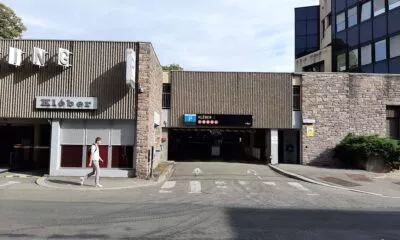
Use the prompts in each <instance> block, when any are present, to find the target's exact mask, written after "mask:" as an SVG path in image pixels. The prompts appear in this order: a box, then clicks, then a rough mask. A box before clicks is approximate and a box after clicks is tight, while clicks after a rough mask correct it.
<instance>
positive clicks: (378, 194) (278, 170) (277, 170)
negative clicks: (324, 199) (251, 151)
mask: <svg viewBox="0 0 400 240" xmlns="http://www.w3.org/2000/svg"><path fill="white" fill-rule="evenodd" d="M268 167H269V168H271V169H272V170H274V171H275V172H277V173H280V174H282V175H284V176H286V177H289V178H294V179H297V180H301V181H304V182H309V183H313V184H317V185H321V186H325V187H330V188H335V189H340V190H346V191H351V192H357V193H364V194H369V195H374V196H378V197H385V198H400V197H394V196H387V195H384V194H381V193H374V192H367V191H362V190H358V189H354V188H346V187H339V186H335V185H332V184H328V183H324V182H320V181H316V180H314V179H311V178H308V177H304V176H302V175H299V174H296V173H292V172H289V171H286V170H283V169H281V168H279V167H277V166H274V165H272V164H268Z"/></svg>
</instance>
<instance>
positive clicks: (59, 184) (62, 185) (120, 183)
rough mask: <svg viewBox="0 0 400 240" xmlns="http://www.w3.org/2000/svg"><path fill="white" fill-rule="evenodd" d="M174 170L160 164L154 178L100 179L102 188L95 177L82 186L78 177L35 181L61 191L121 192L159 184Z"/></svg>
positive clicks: (49, 178) (171, 165)
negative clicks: (96, 183)
mask: <svg viewBox="0 0 400 240" xmlns="http://www.w3.org/2000/svg"><path fill="white" fill-rule="evenodd" d="M174 169H175V163H174V162H162V163H160V164H159V166H157V168H156V169H155V174H154V178H152V179H150V180H143V179H138V178H106V177H100V184H101V185H103V187H101V188H100V187H96V185H95V182H94V180H95V177H94V176H93V177H91V178H89V179H87V180H86V181H85V183H84V185H81V184H80V179H79V177H41V178H39V179H37V180H36V183H37V184H38V185H39V186H42V187H46V188H52V189H61V190H78V191H88V190H93V191H99V190H121V189H132V188H138V187H148V186H153V185H157V184H160V183H162V182H164V181H165V180H166V179H168V178H169V177H170V176H171V174H172V173H173V171H174Z"/></svg>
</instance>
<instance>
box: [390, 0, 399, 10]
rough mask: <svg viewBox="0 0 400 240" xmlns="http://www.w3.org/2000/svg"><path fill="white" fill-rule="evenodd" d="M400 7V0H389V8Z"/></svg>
mask: <svg viewBox="0 0 400 240" xmlns="http://www.w3.org/2000/svg"><path fill="white" fill-rule="evenodd" d="M397 7H400V0H389V10H392V9H394V8H397Z"/></svg>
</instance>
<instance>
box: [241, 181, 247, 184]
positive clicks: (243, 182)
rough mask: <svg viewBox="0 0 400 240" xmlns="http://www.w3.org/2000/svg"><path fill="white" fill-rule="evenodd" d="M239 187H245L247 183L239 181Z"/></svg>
mask: <svg viewBox="0 0 400 240" xmlns="http://www.w3.org/2000/svg"><path fill="white" fill-rule="evenodd" d="M239 184H240V185H246V184H247V183H246V182H245V181H239Z"/></svg>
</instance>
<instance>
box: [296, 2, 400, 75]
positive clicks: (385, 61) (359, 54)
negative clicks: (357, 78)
mask: <svg viewBox="0 0 400 240" xmlns="http://www.w3.org/2000/svg"><path fill="white" fill-rule="evenodd" d="M332 18H333V24H332V52H333V57H332V58H333V59H332V60H333V62H332V65H333V66H332V69H333V71H338V72H339V71H343V72H368V73H400V24H399V23H400V0H363V1H360V0H332ZM296 31H297V29H296ZM296 47H297V45H296Z"/></svg>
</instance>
